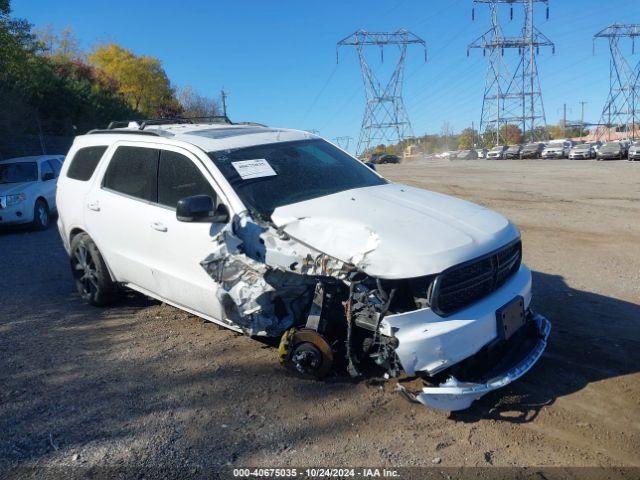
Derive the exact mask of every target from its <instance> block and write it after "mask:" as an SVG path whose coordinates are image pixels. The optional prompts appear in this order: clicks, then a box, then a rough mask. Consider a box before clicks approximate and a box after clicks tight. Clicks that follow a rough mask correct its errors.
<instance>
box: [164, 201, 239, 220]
mask: <svg viewBox="0 0 640 480" xmlns="http://www.w3.org/2000/svg"><path fill="white" fill-rule="evenodd" d="M176 218H177V219H178V221H179V222H208V223H224V222H227V221H228V220H229V210H228V209H227V207H226V206H225V205H222V204H218V203H217V199H213V198H211V197H210V196H209V195H193V196H191V197H186V198H182V199H180V200H178V204H177V205H176Z"/></svg>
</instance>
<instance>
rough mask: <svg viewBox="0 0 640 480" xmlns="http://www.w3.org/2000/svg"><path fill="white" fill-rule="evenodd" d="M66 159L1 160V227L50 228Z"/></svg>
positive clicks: (36, 157)
mask: <svg viewBox="0 0 640 480" xmlns="http://www.w3.org/2000/svg"><path fill="white" fill-rule="evenodd" d="M63 161H64V156H63V155H42V156H35V157H21V158H12V159H8V160H0V226H7V225H20V224H31V226H32V227H33V228H34V229H36V230H46V229H47V228H48V227H49V223H50V216H51V214H52V213H54V212H55V211H56V179H57V178H58V174H59V173H60V169H61V168H62V162H63Z"/></svg>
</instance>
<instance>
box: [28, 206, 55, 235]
mask: <svg viewBox="0 0 640 480" xmlns="http://www.w3.org/2000/svg"><path fill="white" fill-rule="evenodd" d="M50 223H51V212H49V206H48V205H47V202H45V201H44V200H42V199H41V198H39V199H38V200H36V203H35V205H34V206H33V223H32V224H31V225H32V227H33V229H34V230H46V229H47V228H49V224H50Z"/></svg>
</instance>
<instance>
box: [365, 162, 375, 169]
mask: <svg viewBox="0 0 640 480" xmlns="http://www.w3.org/2000/svg"><path fill="white" fill-rule="evenodd" d="M364 164H365V165H366V166H367V167H369V168H370V169H371V170H375V169H376V164H375V163H373V162H365V163H364Z"/></svg>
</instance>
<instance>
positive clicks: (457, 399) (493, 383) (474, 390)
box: [398, 315, 551, 411]
mask: <svg viewBox="0 0 640 480" xmlns="http://www.w3.org/2000/svg"><path fill="white" fill-rule="evenodd" d="M533 321H534V322H535V324H536V327H537V329H538V340H537V342H536V343H535V344H534V345H533V348H531V349H530V350H529V351H528V352H527V353H526V356H525V357H524V358H523V359H522V360H520V361H519V362H518V363H517V364H515V365H514V366H512V367H511V368H509V369H508V370H506V371H504V372H502V373H500V374H498V375H496V376H494V377H492V378H490V379H489V380H487V381H484V382H482V383H473V382H460V381H458V380H456V379H455V378H454V377H449V378H448V379H447V381H445V382H444V383H442V384H440V385H439V386H437V387H424V388H423V389H422V391H421V392H420V393H417V394H416V393H412V392H410V391H408V390H407V389H406V388H405V387H403V386H402V385H400V384H398V389H399V390H401V391H402V393H403V394H405V395H407V396H409V397H410V398H411V399H412V400H414V401H416V402H420V403H422V404H423V405H426V406H428V407H432V408H436V409H439V410H447V411H455V410H464V409H466V408H469V407H470V406H471V403H473V401H474V400H478V399H479V398H480V397H482V396H483V395H485V394H487V393H489V392H491V391H493V390H497V389H499V388H502V387H504V386H506V385H508V384H510V383H511V382H513V381H515V380H517V379H518V378H520V377H521V376H522V375H524V374H525V373H527V372H528V371H529V370H530V369H531V367H533V365H535V363H536V362H537V361H538V359H539V358H540V357H541V356H542V353H543V352H544V349H545V348H546V346H547V339H548V338H549V332H550V331H551V323H550V322H549V320H547V319H546V318H545V317H543V316H542V315H534V317H533Z"/></svg>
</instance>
